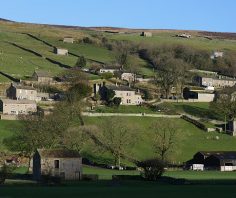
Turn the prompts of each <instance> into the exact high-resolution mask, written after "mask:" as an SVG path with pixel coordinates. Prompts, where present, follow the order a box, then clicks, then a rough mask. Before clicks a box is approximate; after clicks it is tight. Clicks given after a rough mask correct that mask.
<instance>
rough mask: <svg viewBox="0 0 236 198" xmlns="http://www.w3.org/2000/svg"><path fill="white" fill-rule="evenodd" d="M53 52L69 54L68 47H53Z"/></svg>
mask: <svg viewBox="0 0 236 198" xmlns="http://www.w3.org/2000/svg"><path fill="white" fill-rule="evenodd" d="M54 52H55V54H57V55H63V56H68V54H69V51H68V49H63V48H57V47H55V48H54Z"/></svg>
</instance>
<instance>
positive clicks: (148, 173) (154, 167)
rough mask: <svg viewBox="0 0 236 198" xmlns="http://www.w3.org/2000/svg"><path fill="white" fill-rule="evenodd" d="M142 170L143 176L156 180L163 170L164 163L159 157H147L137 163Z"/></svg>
mask: <svg viewBox="0 0 236 198" xmlns="http://www.w3.org/2000/svg"><path fill="white" fill-rule="evenodd" d="M137 165H138V166H139V167H141V168H143V170H144V178H146V179H148V180H150V181H157V180H158V179H159V178H160V177H161V176H162V174H163V173H164V171H165V169H164V168H165V165H166V164H165V163H164V162H163V161H162V160H159V159H149V160H145V161H142V162H139V163H138V164H137Z"/></svg>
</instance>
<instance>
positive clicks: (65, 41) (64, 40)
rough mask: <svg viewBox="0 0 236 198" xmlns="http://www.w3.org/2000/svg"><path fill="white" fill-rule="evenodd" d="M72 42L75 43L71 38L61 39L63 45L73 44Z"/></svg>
mask: <svg viewBox="0 0 236 198" xmlns="http://www.w3.org/2000/svg"><path fill="white" fill-rule="evenodd" d="M74 41H75V39H74V38H72V37H65V38H64V39H63V42H64V43H74Z"/></svg>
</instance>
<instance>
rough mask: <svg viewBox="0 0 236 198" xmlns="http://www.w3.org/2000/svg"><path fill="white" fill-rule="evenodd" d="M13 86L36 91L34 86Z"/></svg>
mask: <svg viewBox="0 0 236 198" xmlns="http://www.w3.org/2000/svg"><path fill="white" fill-rule="evenodd" d="M12 86H13V87H15V88H16V89H26V90H36V89H35V88H34V87H32V86H26V85H22V84H12Z"/></svg>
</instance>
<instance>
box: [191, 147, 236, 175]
mask: <svg viewBox="0 0 236 198" xmlns="http://www.w3.org/2000/svg"><path fill="white" fill-rule="evenodd" d="M187 166H189V167H190V169H192V170H219V171H235V170H236V151H199V152H197V153H196V154H195V155H194V156H193V159H191V160H189V161H188V162H187ZM199 167H200V169H199Z"/></svg>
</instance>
